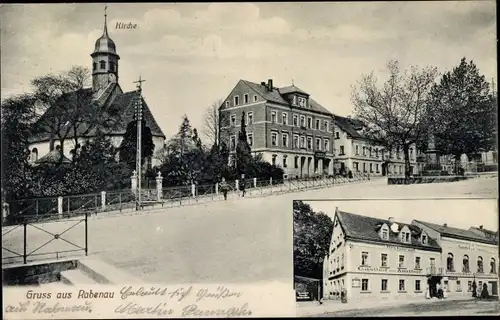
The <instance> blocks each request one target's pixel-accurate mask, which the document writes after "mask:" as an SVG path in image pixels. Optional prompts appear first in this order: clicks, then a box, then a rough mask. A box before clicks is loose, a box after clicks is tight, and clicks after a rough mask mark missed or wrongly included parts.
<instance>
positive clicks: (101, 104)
mask: <svg viewBox="0 0 500 320" xmlns="http://www.w3.org/2000/svg"><path fill="white" fill-rule="evenodd" d="M117 91H118V92H117ZM76 94H77V93H76V92H70V93H66V94H64V95H62V96H61V98H59V100H58V106H53V107H50V108H49V109H48V110H47V111H46V112H45V113H44V114H43V115H42V117H41V118H40V120H38V121H37V123H36V124H35V126H34V128H35V133H34V134H33V135H32V137H31V138H30V142H32V143H33V142H40V141H46V140H50V139H51V134H52V132H51V130H50V129H49V128H52V127H54V126H55V124H56V123H55V121H61V119H62V118H61V117H60V116H59V113H60V112H61V110H64V108H61V106H64V104H65V102H67V101H71V99H75V95H76ZM80 97H83V98H84V99H87V100H88V101H87V103H88V104H89V105H90V104H91V103H93V102H92V100H93V101H94V102H95V103H94V105H93V106H92V107H94V108H103V109H104V111H103V112H104V113H103V114H106V110H109V113H108V114H112V116H111V117H110V119H109V121H108V122H109V123H110V125H111V128H110V129H107V130H105V132H106V134H123V133H125V130H126V128H127V125H128V123H130V122H131V121H133V120H134V114H135V98H137V91H130V92H125V93H122V92H121V88H120V86H119V85H118V84H116V83H115V84H110V85H109V86H108V87H107V88H106V89H105V90H104V91H103V92H102V94H100V95H99V96H95V92H92V89H91V88H85V89H82V90H80ZM142 104H143V118H144V120H145V121H146V124H147V125H148V126H149V127H150V129H151V133H152V135H153V136H160V137H163V138H164V137H165V134H164V133H163V131H162V130H161V128H160V127H159V126H158V123H157V122H156V120H155V118H154V116H153V114H152V113H151V110H150V109H149V107H148V105H147V103H146V101H145V100H144V98H143V99H142ZM43 127H48V128H47V129H43ZM97 127H98V125H97V124H96V123H84V124H79V126H78V128H77V134H78V135H80V136H88V137H91V136H94V135H95V132H96V131H97V129H98V128H97ZM41 128H42V129H41ZM68 131H69V132H68ZM59 135H60V136H65V137H66V138H67V139H71V138H73V136H74V133H73V128H72V127H71V126H66V127H64V128H63V130H61V132H60V134H59Z"/></svg>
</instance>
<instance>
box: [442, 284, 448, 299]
mask: <svg viewBox="0 0 500 320" xmlns="http://www.w3.org/2000/svg"><path fill="white" fill-rule="evenodd" d="M447 290H448V285H447V284H445V285H444V286H443V299H446V291H447Z"/></svg>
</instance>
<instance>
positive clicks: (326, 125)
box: [324, 120, 330, 131]
mask: <svg viewBox="0 0 500 320" xmlns="http://www.w3.org/2000/svg"><path fill="white" fill-rule="evenodd" d="M324 124H325V125H324V128H325V131H330V130H329V129H328V120H325V122H324Z"/></svg>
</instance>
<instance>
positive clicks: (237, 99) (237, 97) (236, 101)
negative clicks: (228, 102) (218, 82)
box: [234, 96, 240, 106]
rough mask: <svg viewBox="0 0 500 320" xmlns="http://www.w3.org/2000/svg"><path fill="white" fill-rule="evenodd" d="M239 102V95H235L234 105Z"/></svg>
mask: <svg viewBox="0 0 500 320" xmlns="http://www.w3.org/2000/svg"><path fill="white" fill-rule="evenodd" d="M239 104H240V97H239V96H235V97H234V105H235V106H238V105H239Z"/></svg>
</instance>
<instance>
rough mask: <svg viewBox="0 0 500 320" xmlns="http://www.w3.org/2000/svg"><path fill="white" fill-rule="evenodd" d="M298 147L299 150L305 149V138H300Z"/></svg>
mask: <svg viewBox="0 0 500 320" xmlns="http://www.w3.org/2000/svg"><path fill="white" fill-rule="evenodd" d="M300 147H301V148H305V147H306V138H305V137H300Z"/></svg>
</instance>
